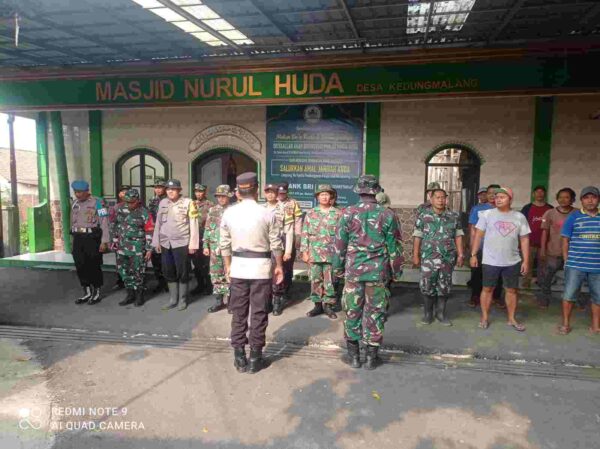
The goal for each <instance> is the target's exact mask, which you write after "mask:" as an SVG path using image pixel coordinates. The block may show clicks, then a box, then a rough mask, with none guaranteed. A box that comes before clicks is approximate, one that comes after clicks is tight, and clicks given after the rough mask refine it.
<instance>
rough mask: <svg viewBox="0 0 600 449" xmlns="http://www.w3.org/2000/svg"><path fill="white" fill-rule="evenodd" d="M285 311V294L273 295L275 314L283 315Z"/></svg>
mask: <svg viewBox="0 0 600 449" xmlns="http://www.w3.org/2000/svg"><path fill="white" fill-rule="evenodd" d="M282 311H283V296H279V295H273V316H279V315H281V312H282Z"/></svg>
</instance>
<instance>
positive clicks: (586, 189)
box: [579, 186, 600, 198]
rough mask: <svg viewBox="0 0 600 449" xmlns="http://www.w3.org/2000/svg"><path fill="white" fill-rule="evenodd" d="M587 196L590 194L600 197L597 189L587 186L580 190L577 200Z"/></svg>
mask: <svg viewBox="0 0 600 449" xmlns="http://www.w3.org/2000/svg"><path fill="white" fill-rule="evenodd" d="M589 194H592V195H594V196H600V191H598V188H597V187H594V186H587V187H584V188H583V189H582V190H581V195H579V198H583V197H584V196H586V195H589Z"/></svg>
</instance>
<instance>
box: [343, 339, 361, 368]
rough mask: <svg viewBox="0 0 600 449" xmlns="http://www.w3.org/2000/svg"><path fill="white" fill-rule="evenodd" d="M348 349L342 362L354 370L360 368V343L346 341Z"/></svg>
mask: <svg viewBox="0 0 600 449" xmlns="http://www.w3.org/2000/svg"><path fill="white" fill-rule="evenodd" d="M346 349H347V351H348V353H347V354H346V355H345V356H344V357H343V358H342V361H343V362H344V363H345V364H346V365H349V366H351V367H352V368H360V346H359V345H358V342H357V341H353V340H346Z"/></svg>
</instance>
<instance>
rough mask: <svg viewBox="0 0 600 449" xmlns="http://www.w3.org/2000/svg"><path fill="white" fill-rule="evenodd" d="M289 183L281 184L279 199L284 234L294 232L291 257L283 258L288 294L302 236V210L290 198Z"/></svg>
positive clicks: (284, 279)
mask: <svg viewBox="0 0 600 449" xmlns="http://www.w3.org/2000/svg"><path fill="white" fill-rule="evenodd" d="M288 189H289V183H288V182H282V183H281V184H279V189H278V191H277V192H278V194H277V196H278V199H279V202H280V203H281V204H282V205H283V210H284V218H283V232H284V234H285V233H287V232H289V230H290V228H291V229H292V230H293V232H294V239H293V242H294V245H293V247H292V253H291V255H289V256H288V255H287V249H286V253H285V254H284V256H283V273H284V277H283V283H284V289H285V292H286V293H287V292H288V291H289V289H290V287H291V286H292V279H293V278H294V261H295V260H296V253H297V251H298V250H299V249H300V235H301V234H302V209H300V205H299V204H298V201H296V200H295V199H293V198H290V197H289V196H288Z"/></svg>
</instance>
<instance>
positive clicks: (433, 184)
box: [427, 182, 442, 192]
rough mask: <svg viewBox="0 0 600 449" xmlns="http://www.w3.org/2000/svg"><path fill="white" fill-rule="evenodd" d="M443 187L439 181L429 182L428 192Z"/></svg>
mask: <svg viewBox="0 0 600 449" xmlns="http://www.w3.org/2000/svg"><path fill="white" fill-rule="evenodd" d="M441 188H442V186H441V185H440V183H439V182H430V183H429V184H427V192H431V191H432V190H438V189H441Z"/></svg>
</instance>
